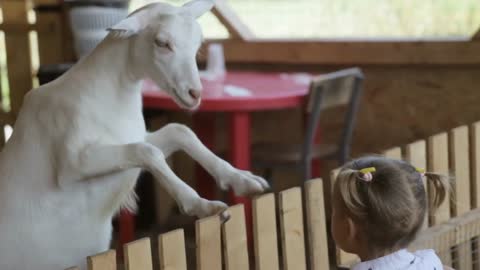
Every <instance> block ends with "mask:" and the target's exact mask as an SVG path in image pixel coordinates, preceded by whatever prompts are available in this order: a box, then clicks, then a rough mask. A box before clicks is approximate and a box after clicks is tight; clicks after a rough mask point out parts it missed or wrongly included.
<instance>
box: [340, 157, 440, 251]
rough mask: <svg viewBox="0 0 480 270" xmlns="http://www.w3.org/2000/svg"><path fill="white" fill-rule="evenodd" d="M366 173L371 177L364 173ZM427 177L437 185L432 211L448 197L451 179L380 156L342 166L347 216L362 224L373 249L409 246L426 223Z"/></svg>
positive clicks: (341, 188)
mask: <svg viewBox="0 0 480 270" xmlns="http://www.w3.org/2000/svg"><path fill="white" fill-rule="evenodd" d="M366 168H370V171H372V172H366V173H365V169H366ZM365 174H370V175H369V178H368V177H367V178H366V177H365ZM424 177H425V178H426V179H427V180H428V182H430V183H431V184H432V185H431V186H432V191H433V193H432V194H430V202H429V203H428V205H429V207H430V208H431V209H432V211H433V210H436V209H437V208H438V207H439V206H440V204H441V203H442V202H443V201H444V200H445V198H446V197H447V193H448V190H449V181H448V178H447V177H445V176H443V175H440V174H435V173H430V172H427V173H424V172H423V171H422V170H419V169H417V168H415V167H413V166H412V165H410V164H409V163H407V162H405V161H401V160H394V159H389V158H385V157H380V156H367V157H364V158H360V159H357V160H354V161H351V162H349V163H347V164H345V165H344V166H343V167H342V169H341V171H340V173H339V175H338V176H337V179H336V183H335V185H336V190H337V192H338V195H337V196H339V199H340V201H341V203H342V204H343V206H344V207H345V209H346V210H347V215H349V216H350V217H351V218H352V219H353V220H354V222H356V223H358V224H360V225H361V229H362V230H363V233H364V234H365V235H366V237H367V240H368V243H369V245H370V248H374V249H393V248H404V247H406V246H408V244H409V243H410V242H411V241H412V240H413V239H414V238H415V236H416V234H417V232H418V231H419V229H420V228H421V226H422V224H423V220H424V218H425V215H426V212H427V197H426V192H425V188H424V183H423V178H424Z"/></svg>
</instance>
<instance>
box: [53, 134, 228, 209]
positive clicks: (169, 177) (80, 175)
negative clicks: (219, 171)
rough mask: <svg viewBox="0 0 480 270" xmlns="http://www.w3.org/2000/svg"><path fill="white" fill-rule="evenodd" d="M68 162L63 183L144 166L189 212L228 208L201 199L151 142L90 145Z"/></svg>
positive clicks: (182, 207)
mask: <svg viewBox="0 0 480 270" xmlns="http://www.w3.org/2000/svg"><path fill="white" fill-rule="evenodd" d="M65 162H66V163H63V164H62V165H63V166H61V167H63V168H68V170H64V172H63V173H61V174H60V175H59V178H60V179H59V183H60V185H62V183H63V184H65V183H68V182H72V181H78V180H82V179H88V178H93V177H97V176H100V175H105V174H110V173H115V172H119V171H122V170H125V169H129V168H142V169H145V170H147V171H149V172H151V173H152V174H153V176H154V177H155V179H156V180H157V181H159V183H160V184H161V185H162V186H163V187H164V188H165V189H166V191H167V192H168V193H169V194H170V195H171V196H172V197H173V198H174V199H175V201H176V202H177V204H178V205H179V206H180V209H181V210H182V211H183V212H184V213H186V214H187V215H191V216H197V217H199V218H203V217H206V216H210V215H213V214H217V213H220V212H222V211H223V210H225V209H226V208H227V205H226V204H225V203H223V202H220V201H209V200H206V199H203V198H201V197H200V196H199V195H198V193H197V192H196V191H195V190H193V189H192V188H191V187H190V186H188V185H187V184H186V183H185V182H183V181H182V180H181V179H180V178H178V177H177V176H176V175H175V173H173V171H172V170H171V169H170V167H169V166H168V164H167V162H166V160H165V156H164V154H163V153H162V151H160V150H159V149H158V148H157V147H155V146H154V145H152V144H149V143H144V142H141V143H133V144H125V145H90V146H88V147H87V148H85V149H84V150H82V151H80V153H79V154H78V155H75V158H73V159H72V158H67V159H65Z"/></svg>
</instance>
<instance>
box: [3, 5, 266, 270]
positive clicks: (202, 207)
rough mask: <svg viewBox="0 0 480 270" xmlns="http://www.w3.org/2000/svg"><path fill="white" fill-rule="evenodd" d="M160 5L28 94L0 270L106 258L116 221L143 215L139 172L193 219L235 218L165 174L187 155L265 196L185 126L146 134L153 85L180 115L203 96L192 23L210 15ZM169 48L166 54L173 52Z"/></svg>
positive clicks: (8, 190)
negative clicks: (126, 212)
mask: <svg viewBox="0 0 480 270" xmlns="http://www.w3.org/2000/svg"><path fill="white" fill-rule="evenodd" d="M212 5H213V4H212V2H211V1H208V0H196V1H193V2H191V3H189V4H187V5H185V6H183V7H173V6H170V5H167V4H161V3H157V4H153V5H149V6H147V7H145V8H142V9H140V10H139V11H137V12H135V13H133V14H132V15H130V16H129V17H128V18H126V19H125V20H124V21H122V22H120V23H119V24H118V25H115V26H113V27H112V29H111V33H110V34H109V36H107V38H106V39H105V40H104V41H103V42H102V43H101V44H100V45H99V46H98V47H97V48H96V49H95V50H94V51H93V52H92V53H91V54H90V55H89V56H87V57H85V58H84V59H82V60H81V61H80V62H79V63H78V64H77V65H75V66H74V67H72V68H71V69H70V70H69V71H68V72H67V73H65V74H64V75H63V76H61V77H60V78H58V79H57V80H55V81H53V82H51V83H49V84H46V85H43V86H41V87H39V88H38V89H35V90H33V91H31V92H29V93H28V94H27V95H26V97H25V100H24V104H23V107H22V109H21V111H20V113H19V116H18V119H17V122H16V124H15V127H14V132H13V134H12V137H11V138H10V140H9V142H8V143H7V144H6V146H5V147H4V149H3V151H2V153H1V155H0V175H1V178H0V269H2V270H30V269H32V270H33V269H35V270H60V269H64V268H66V267H69V266H73V265H78V266H81V267H82V269H84V267H85V258H86V256H89V255H92V254H96V253H98V252H102V251H105V250H107V249H108V248H109V244H110V239H111V232H112V226H111V219H112V217H113V216H114V214H115V213H116V212H117V211H118V210H119V208H120V207H121V206H122V205H125V204H128V206H129V207H130V208H134V207H135V202H134V198H133V196H132V194H133V187H134V185H135V182H136V179H137V176H138V174H139V171H140V169H146V170H148V171H150V172H151V173H152V174H153V175H154V176H155V178H156V180H158V181H159V183H160V184H161V185H162V186H163V187H164V188H165V189H166V190H167V191H168V192H169V193H170V194H171V195H172V197H173V198H174V199H175V200H176V202H177V203H178V204H179V206H180V208H181V209H182V210H183V211H184V212H186V213H187V214H189V215H195V216H198V217H204V216H208V215H213V214H216V213H218V212H220V211H222V210H223V209H225V208H226V207H227V206H226V205H225V204H224V203H222V202H219V201H208V200H205V199H202V198H200V197H199V195H198V194H197V193H196V192H195V191H194V190H193V189H192V188H190V187H189V186H188V185H186V184H185V183H184V182H183V181H182V180H181V179H179V178H178V177H177V176H176V175H175V174H174V173H173V172H172V171H171V169H170V168H169V166H168V165H167V163H166V161H165V158H166V157H168V156H169V155H170V154H171V153H172V152H174V151H177V150H184V151H185V152H187V153H188V154H190V155H191V156H192V157H193V158H194V159H195V160H196V161H198V162H199V163H200V164H201V165H202V166H203V167H205V168H206V170H207V171H208V172H209V173H211V174H212V175H213V176H214V178H215V179H216V181H217V184H218V185H219V186H220V187H221V188H223V189H226V188H232V189H233V190H234V191H235V193H237V194H247V193H256V192H262V191H263V190H264V189H265V188H266V187H267V186H268V185H267V183H266V182H265V180H263V179H262V178H260V177H257V176H254V175H252V174H251V173H250V172H247V171H241V170H237V169H235V168H233V167H232V166H231V165H229V164H228V163H227V162H225V161H223V160H221V159H219V158H218V157H216V156H215V155H214V154H213V153H212V152H210V151H209V150H208V149H207V148H206V147H205V146H203V145H202V143H201V142H200V141H199V140H198V139H197V137H196V136H195V134H194V133H193V132H192V131H191V130H190V129H188V128H187V127H185V126H182V125H178V124H170V125H167V126H166V127H164V128H162V129H160V130H158V131H156V132H154V133H147V132H146V129H145V125H144V120H143V115H142V103H141V80H142V79H143V78H145V77H150V78H151V79H153V80H154V81H155V82H156V83H157V84H158V85H159V87H160V88H162V89H164V90H165V91H167V93H169V94H170V95H171V96H172V98H174V100H175V101H176V102H177V103H178V104H179V105H180V106H182V107H184V108H187V109H194V108H196V107H197V106H198V105H199V103H200V98H198V97H196V96H195V95H189V90H190V89H193V90H196V91H200V90H201V83H200V79H199V75H198V70H197V68H196V62H195V55H196V52H197V50H198V48H199V46H200V43H201V39H202V38H201V30H200V27H199V25H198V24H197V23H196V22H195V18H196V17H198V16H200V15H201V14H203V13H205V12H207V11H208V10H209V9H210V8H211V7H212ZM166 44H168V46H166Z"/></svg>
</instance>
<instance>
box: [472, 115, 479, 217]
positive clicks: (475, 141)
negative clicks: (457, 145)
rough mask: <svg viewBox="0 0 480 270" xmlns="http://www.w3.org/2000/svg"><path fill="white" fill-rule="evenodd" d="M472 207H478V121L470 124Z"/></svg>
mask: <svg viewBox="0 0 480 270" xmlns="http://www.w3.org/2000/svg"><path fill="white" fill-rule="evenodd" d="M470 143H471V148H470V149H471V152H470V160H471V161H472V163H471V169H472V170H471V172H472V173H471V178H472V192H471V195H472V208H474V209H475V208H480V122H476V123H473V124H472V125H471V126H470Z"/></svg>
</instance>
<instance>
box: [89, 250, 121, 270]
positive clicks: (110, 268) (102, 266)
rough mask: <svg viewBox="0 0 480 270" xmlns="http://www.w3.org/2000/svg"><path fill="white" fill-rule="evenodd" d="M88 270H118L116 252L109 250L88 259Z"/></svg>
mask: <svg viewBox="0 0 480 270" xmlns="http://www.w3.org/2000/svg"><path fill="white" fill-rule="evenodd" d="M87 269H88V270H117V255H116V252H115V250H109V251H107V252H103V253H100V254H97V255H94V256H90V257H87Z"/></svg>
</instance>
